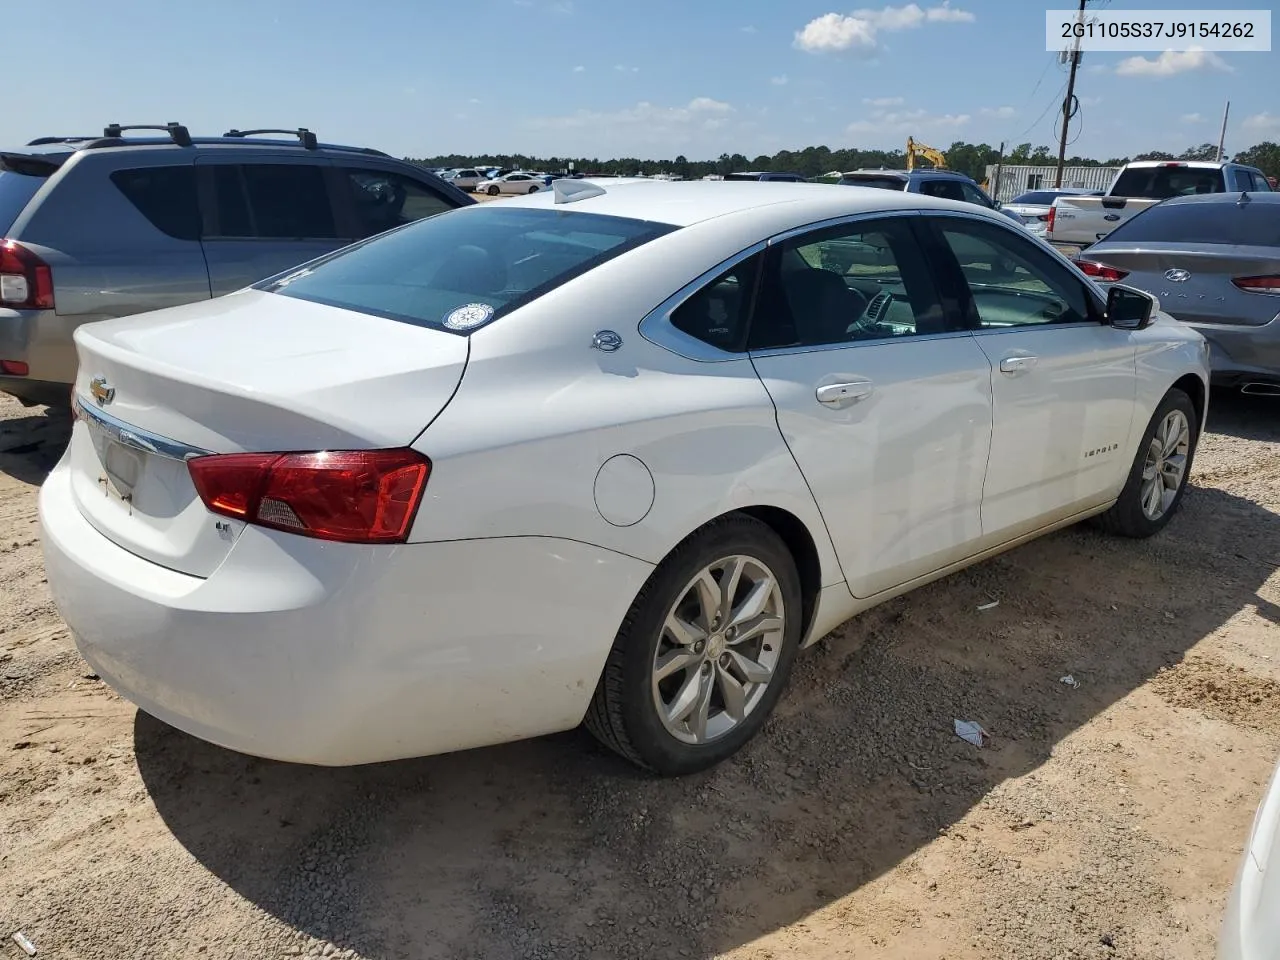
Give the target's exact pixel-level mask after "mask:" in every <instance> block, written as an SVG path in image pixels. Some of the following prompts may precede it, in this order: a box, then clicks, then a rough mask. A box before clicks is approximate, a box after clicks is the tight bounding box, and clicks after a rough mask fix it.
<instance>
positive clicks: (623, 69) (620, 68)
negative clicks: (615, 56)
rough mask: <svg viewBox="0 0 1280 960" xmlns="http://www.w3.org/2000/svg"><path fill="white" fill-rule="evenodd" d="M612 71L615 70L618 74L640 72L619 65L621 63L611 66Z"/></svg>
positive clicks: (633, 68) (637, 68)
mask: <svg viewBox="0 0 1280 960" xmlns="http://www.w3.org/2000/svg"><path fill="white" fill-rule="evenodd" d="M613 69H615V70H617V71H618V72H619V73H639V72H640V68H639V67H628V66H626V65H625V64H621V63H615V64H614V65H613Z"/></svg>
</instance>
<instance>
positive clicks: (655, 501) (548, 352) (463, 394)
mask: <svg viewBox="0 0 1280 960" xmlns="http://www.w3.org/2000/svg"><path fill="white" fill-rule="evenodd" d="M733 219H734V218H733V217H723V218H720V220H721V221H731V220H733ZM788 222H789V221H788ZM713 223H715V221H713ZM781 228H782V229H785V226H783V227H781ZM763 235H768V232H766V233H765V234H763ZM754 239H756V237H755V236H746V235H744V233H743V231H742V230H741V229H740V228H739V229H736V230H735V229H734V228H733V227H732V226H731V225H729V224H721V225H720V226H718V227H714V226H707V225H704V226H701V227H697V228H693V227H690V228H685V229H683V230H680V231H677V232H675V233H673V234H671V235H669V236H667V237H664V238H662V239H659V240H657V241H654V242H653V243H650V244H648V245H647V246H645V247H642V248H639V249H637V250H634V251H631V252H630V253H627V254H624V255H623V256H621V257H619V258H617V259H616V260H613V261H611V262H610V263H608V264H605V265H604V266H602V267H600V268H597V269H596V270H594V271H592V272H591V273H589V274H587V275H585V276H583V277H580V278H578V279H576V280H574V281H572V282H570V283H569V284H566V285H565V286H564V287H561V288H560V289H559V290H556V291H553V292H552V293H550V294H548V295H546V296H545V297H543V298H541V299H540V300H538V301H535V302H534V303H532V304H530V305H528V306H526V307H524V308H522V309H521V310H519V311H517V312H516V313H513V314H511V315H509V316H507V317H503V318H501V319H499V320H498V321H496V322H495V323H494V324H493V325H492V326H490V327H488V328H484V329H482V330H480V331H477V332H476V333H475V334H473V335H472V338H471V339H472V345H471V358H470V361H469V363H468V365H467V370H466V373H465V374H464V376H463V380H462V383H461V385H460V386H459V388H458V392H457V394H456V395H455V397H454V399H453V401H452V402H451V403H450V404H449V406H448V407H447V408H446V409H445V410H444V411H443V412H442V413H441V414H440V416H439V417H437V418H436V420H435V421H434V422H433V423H432V424H431V425H430V426H429V427H428V428H427V430H426V431H425V432H424V434H423V435H422V436H421V437H419V438H418V440H417V441H416V442H415V444H414V446H415V447H416V448H418V449H420V450H421V451H422V452H423V453H425V454H426V455H427V456H428V457H430V458H431V459H432V463H433V468H432V474H431V478H430V481H429V482H428V485H427V491H426V495H425V497H424V500H423V503H422V506H421V508H420V509H419V511H418V516H417V520H416V522H415V525H414V529H413V535H412V537H413V539H414V540H418V541H429V540H451V539H466V538H474V537H511V536H553V537H564V538H568V539H573V540H579V541H582V542H585V543H590V544H595V545H597V546H601V547H605V548H608V549H612V550H616V551H618V552H621V553H625V554H628V555H630V556H633V557H637V558H639V559H642V560H646V561H649V562H652V563H657V562H659V561H661V560H662V558H663V557H664V556H665V555H666V554H667V553H668V552H670V550H671V549H672V548H673V547H674V546H675V545H676V544H677V543H679V542H680V541H681V540H682V539H684V537H686V536H687V535H688V534H689V533H691V532H693V531H694V530H696V529H697V528H698V527H700V526H702V525H703V524H705V523H706V522H707V521H709V520H712V519H714V518H715V517H717V516H720V515H722V514H724V513H727V512H729V511H732V510H735V509H738V508H741V507H746V506H761V505H763V506H773V507H778V508H781V509H783V510H786V511H788V512H790V513H791V514H793V515H795V516H796V517H798V518H799V519H800V520H801V521H802V522H803V523H804V524H805V526H806V527H807V528H808V530H809V532H810V535H811V536H812V537H813V540H814V542H815V544H816V546H817V550H818V555H819V561H820V564H821V570H822V583H823V585H824V586H827V585H831V584H837V583H840V582H841V581H842V580H843V577H842V576H841V575H840V573H839V567H838V564H837V562H836V559H835V555H834V552H833V550H832V547H831V541H830V538H829V536H828V535H827V533H826V529H825V527H824V526H823V523H822V519H821V516H820V515H819V513H818V510H817V507H816V505H815V504H814V501H813V497H812V495H811V494H810V493H809V489H808V487H807V485H806V484H805V481H804V478H803V476H802V475H801V474H800V471H799V468H798V467H797V466H796V464H795V461H794V459H792V457H791V454H790V452H789V451H788V449H787V447H786V444H785V443H784V442H783V440H782V436H781V434H780V433H779V431H778V427H777V421H776V416H775V412H774V408H773V404H772V402H771V400H770V398H769V395H768V393H767V391H766V390H765V388H764V385H763V384H762V383H761V382H760V379H759V378H758V377H757V376H756V373H755V370H754V368H753V367H752V365H751V362H750V361H749V360H748V359H747V358H746V357H745V356H744V357H742V358H741V359H733V360H728V361H724V362H699V361H694V360H689V359H686V358H683V357H680V356H677V355H675V354H673V353H671V352H669V351H667V350H665V349H663V348H661V347H658V346H656V345H654V344H652V343H650V342H649V341H647V340H645V339H644V338H643V337H642V336H641V335H640V334H639V332H638V331H637V327H638V325H639V323H640V321H641V320H642V319H643V318H644V317H645V316H646V315H647V314H648V313H649V312H650V311H651V310H652V309H653V308H654V307H656V306H658V304H660V303H661V302H662V301H663V300H665V299H666V297H667V296H669V295H670V294H671V293H672V292H673V291H675V290H677V289H679V288H680V287H682V286H683V285H685V284H686V283H688V282H690V281H691V280H693V279H694V278H696V277H698V276H699V275H701V274H702V273H704V272H705V271H707V270H709V269H711V268H713V267H715V266H716V265H717V264H719V263H720V262H722V261H723V260H724V259H726V258H728V257H730V256H732V255H733V254H735V253H737V252H738V251H739V250H742V249H745V248H746V247H748V246H750V245H751V242H752V241H753V240H754ZM605 329H608V330H613V331H616V332H617V333H619V334H620V335H621V337H622V340H623V345H622V347H621V348H620V349H619V350H617V351H616V352H614V353H605V352H602V351H600V350H597V349H593V348H592V345H591V343H592V337H593V336H594V334H595V333H596V332H597V331H600V330H605ZM620 455H626V456H629V457H634V458H636V459H638V460H639V461H641V462H642V463H643V464H644V471H640V470H638V469H635V465H634V464H632V465H631V470H630V473H631V475H632V477H633V479H634V483H633V484H632V485H631V486H630V487H628V488H627V489H626V490H621V489H617V488H616V487H615V486H611V482H610V481H608V479H607V476H608V475H607V474H606V479H605V480H604V481H602V482H603V483H604V484H605V486H606V487H608V488H609V489H604V490H602V489H601V488H600V486H599V485H598V484H597V475H598V474H600V472H601V468H602V466H604V464H605V463H606V461H609V460H610V458H613V457H617V456H620ZM643 472H647V473H648V474H649V476H650V477H651V478H652V503H651V504H650V505H648V507H647V509H646V505H645V502H644V501H645V498H646V493H645V489H644V488H645V487H646V486H647V481H645V479H644V477H643V475H642V474H643ZM614 496H620V497H622V498H623V499H625V500H629V502H630V505H631V506H632V507H633V517H634V522H632V523H630V524H629V525H626V526H623V525H620V524H619V523H618V522H616V521H617V518H616V517H615V522H610V521H608V520H606V519H605V518H604V516H602V514H601V512H600V510H599V509H598V506H597V500H598V499H606V500H607V499H610V498H611V497H614ZM633 517H626V518H623V519H624V520H630V519H632V518H633Z"/></svg>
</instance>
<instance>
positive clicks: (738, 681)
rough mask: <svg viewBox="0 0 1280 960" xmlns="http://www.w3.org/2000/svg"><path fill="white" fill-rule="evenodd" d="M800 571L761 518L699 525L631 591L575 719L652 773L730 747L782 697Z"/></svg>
mask: <svg viewBox="0 0 1280 960" xmlns="http://www.w3.org/2000/svg"><path fill="white" fill-rule="evenodd" d="M800 608H801V600H800V577H799V574H798V573H797V572H796V566H795V561H794V560H793V559H792V557H791V554H790V552H789V551H788V550H787V548H786V545H785V544H784V543H783V542H782V540H781V539H780V538H779V537H778V535H777V534H776V533H774V532H773V530H772V529H771V528H769V527H768V526H766V525H765V524H763V523H761V522H760V521H758V520H754V519H752V518H750V517H745V516H731V517H726V518H724V519H722V520H718V521H715V522H714V523H712V524H710V525H708V526H707V527H704V528H703V529H702V530H701V531H699V532H698V533H696V534H694V535H692V536H691V537H689V538H688V539H686V540H685V541H684V542H683V543H682V544H680V546H678V547H677V548H676V549H675V550H674V551H673V552H672V553H671V555H670V556H669V557H668V558H667V559H666V560H664V561H663V563H662V564H661V565H659V567H658V568H657V570H655V571H654V573H653V575H652V576H651V577H650V578H649V581H648V583H646V584H645V586H644V588H643V589H642V590H641V591H640V595H639V596H638V597H637V598H636V601H635V603H634V604H633V605H632V607H631V610H630V611H629V612H628V614H627V617H626V619H625V620H624V621H623V624H622V629H621V630H619V631H618V636H617V638H616V639H615V641H614V645H613V649H612V650H611V651H610V653H609V659H608V661H607V662H606V664H605V668H604V672H603V673H602V674H601V677H600V682H599V684H598V685H597V687H596V693H595V697H594V699H593V700H592V703H591V707H590V709H589V710H588V712H587V716H586V725H587V729H589V730H590V731H591V732H592V733H593V734H594V735H595V736H596V737H597V738H598V739H599V740H600V741H601V742H603V743H604V744H605V745H606V746H608V747H610V748H611V749H613V750H615V751H617V752H618V753H620V754H621V755H622V756H624V757H626V758H627V759H628V760H631V761H632V762H633V763H636V764H638V765H640V766H642V767H645V768H647V769H649V770H653V771H655V772H657V773H660V774H664V775H677V774H686V773H693V772H695V771H698V770H703V769H706V768H707V767H710V766H713V765H714V764H717V763H719V762H720V761H722V760H724V759H726V758H727V757H729V756H731V755H733V754H734V753H736V752H737V751H738V750H739V749H740V748H741V747H742V746H743V744H745V743H746V742H747V741H748V740H750V739H751V738H752V737H753V736H754V735H755V734H756V733H757V732H758V731H759V729H760V727H761V726H763V725H764V722H765V720H766V719H767V718H768V716H769V713H770V712H771V711H772V710H773V708H774V705H775V704H776V703H777V702H778V698H779V697H780V696H781V695H782V691H783V688H784V687H785V686H786V682H787V678H788V676H789V675H790V672H791V664H792V661H793V659H794V658H795V653H796V650H797V648H798V647H799V644H800V630H801V613H800Z"/></svg>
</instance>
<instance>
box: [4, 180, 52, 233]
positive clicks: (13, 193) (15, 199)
mask: <svg viewBox="0 0 1280 960" xmlns="http://www.w3.org/2000/svg"><path fill="white" fill-rule="evenodd" d="M45 179H46V178H45V177H43V176H32V175H30V174H25V173H17V172H15V171H13V170H9V169H7V168H5V167H4V166H0V236H3V235H4V234H5V233H7V232H8V230H9V228H10V227H11V226H13V221H15V220H17V219H18V214H20V213H22V211H23V210H24V209H25V208H26V206H27V204H28V203H30V202H31V198H32V197H34V196H35V195H36V191H37V190H39V189H40V188H41V187H42V186H44V182H45Z"/></svg>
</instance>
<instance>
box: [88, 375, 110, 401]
mask: <svg viewBox="0 0 1280 960" xmlns="http://www.w3.org/2000/svg"><path fill="white" fill-rule="evenodd" d="M89 392H90V393H91V394H93V399H95V400H97V401H98V406H100V407H105V406H106V405H107V404H108V403H110V402H111V401H112V400H114V399H115V398H116V388H115V387H113V386H112V385H111V384H109V383H107V378H106V377H94V378H93V379H92V380H90V381H89Z"/></svg>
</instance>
